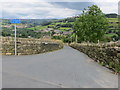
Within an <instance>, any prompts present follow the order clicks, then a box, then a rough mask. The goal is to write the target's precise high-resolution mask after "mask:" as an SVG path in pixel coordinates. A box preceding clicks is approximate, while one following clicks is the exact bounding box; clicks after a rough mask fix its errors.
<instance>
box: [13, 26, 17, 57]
mask: <svg viewBox="0 0 120 90" xmlns="http://www.w3.org/2000/svg"><path fill="white" fill-rule="evenodd" d="M14 27H15V40H14V41H15V55H17V43H16V34H17V33H16V24H15V25H14Z"/></svg>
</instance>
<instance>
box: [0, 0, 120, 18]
mask: <svg viewBox="0 0 120 90" xmlns="http://www.w3.org/2000/svg"><path fill="white" fill-rule="evenodd" d="M73 1H74V2H94V3H95V4H97V5H98V6H99V7H100V8H101V10H102V11H103V12H104V13H118V1H119V0H59V1H58V0H1V1H0V2H1V5H0V6H2V9H3V10H2V11H3V17H5V18H25V19H31V18H36V19H37V18H65V17H70V16H74V15H76V14H80V13H81V11H78V10H75V9H70V8H63V7H60V6H56V5H53V4H51V3H49V2H73ZM0 18H1V16H0Z"/></svg>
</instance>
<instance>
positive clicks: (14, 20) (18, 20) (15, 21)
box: [10, 19, 20, 24]
mask: <svg viewBox="0 0 120 90" xmlns="http://www.w3.org/2000/svg"><path fill="white" fill-rule="evenodd" d="M10 23H14V24H15V23H16V24H19V23H20V19H12V20H10Z"/></svg>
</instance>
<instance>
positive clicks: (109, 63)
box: [70, 42, 120, 73]
mask: <svg viewBox="0 0 120 90" xmlns="http://www.w3.org/2000/svg"><path fill="white" fill-rule="evenodd" d="M70 46H71V47H73V48H75V49H77V50H79V51H81V52H83V53H85V54H87V55H88V56H89V57H90V58H92V59H93V60H95V61H96V62H98V63H100V64H101V65H103V66H105V67H107V68H109V69H111V70H113V71H115V72H117V73H120V42H116V43H106V44H103V43H102V44H88V43H81V44H75V43H73V44H70Z"/></svg>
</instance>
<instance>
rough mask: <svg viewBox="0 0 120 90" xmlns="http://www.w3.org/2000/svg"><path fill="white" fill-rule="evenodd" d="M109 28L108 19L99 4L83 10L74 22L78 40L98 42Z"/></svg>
mask: <svg viewBox="0 0 120 90" xmlns="http://www.w3.org/2000/svg"><path fill="white" fill-rule="evenodd" d="M107 29H108V20H107V18H106V17H105V15H104V14H103V13H102V11H101V10H100V8H99V7H98V6H97V5H93V6H91V7H88V8H87V9H84V10H83V13H82V14H81V15H80V16H79V18H77V20H76V21H75V23H74V30H75V32H76V35H77V36H78V41H79V42H82V41H86V42H87V41H89V42H95V43H96V42H97V41H98V40H102V39H103V36H104V34H105V32H106V30H107Z"/></svg>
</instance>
